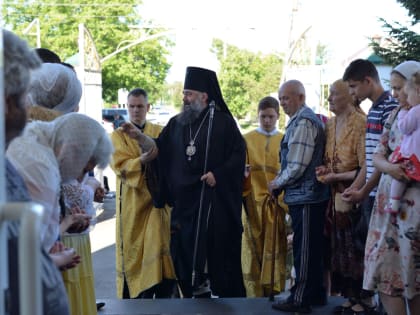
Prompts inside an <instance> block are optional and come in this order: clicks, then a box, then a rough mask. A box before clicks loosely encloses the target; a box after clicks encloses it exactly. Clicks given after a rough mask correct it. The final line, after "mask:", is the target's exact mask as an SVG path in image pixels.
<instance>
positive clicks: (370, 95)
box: [342, 59, 398, 311]
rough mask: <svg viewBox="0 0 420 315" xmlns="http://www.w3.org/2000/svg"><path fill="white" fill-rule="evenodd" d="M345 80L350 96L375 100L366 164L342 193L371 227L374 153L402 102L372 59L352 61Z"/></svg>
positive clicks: (376, 178) (375, 175)
mask: <svg viewBox="0 0 420 315" xmlns="http://www.w3.org/2000/svg"><path fill="white" fill-rule="evenodd" d="M343 80H344V81H346V82H347V83H348V86H349V90H350V94H351V95H352V96H353V97H354V98H356V99H358V100H359V101H364V100H365V99H368V100H370V101H372V106H371V107H370V109H369V112H368V115H367V125H366V145H365V146H366V164H365V166H364V167H363V168H362V170H361V171H360V172H359V174H358V176H357V177H356V179H355V180H354V182H353V183H352V185H351V186H350V187H349V188H348V189H346V190H345V191H344V193H343V194H342V196H343V199H344V200H346V201H352V202H354V203H361V208H362V215H363V216H364V219H365V221H364V222H366V223H367V225H368V224H369V220H370V214H371V212H372V207H373V203H374V201H375V195H376V185H377V183H378V181H379V177H380V173H379V172H374V170H375V168H374V166H373V161H372V159H373V153H374V151H375V148H376V145H377V144H378V142H379V139H380V137H381V134H382V129H383V126H384V124H385V122H386V120H387V119H388V116H389V114H390V112H391V111H392V110H393V109H394V108H396V107H397V106H398V102H397V100H396V99H394V98H393V97H392V96H391V93H390V92H389V91H385V90H384V88H383V87H382V84H381V81H380V79H379V74H378V71H377V70H376V68H375V65H374V64H373V63H372V62H370V61H368V60H364V59H357V60H354V61H353V62H351V63H350V64H349V66H348V67H347V68H346V70H345V72H344V75H343ZM367 228H368V227H367V226H366V230H365V231H363V232H364V233H363V235H362V236H363V237H362V243H363V244H364V242H365V241H366V236H367ZM369 295H371V294H367V297H366V298H365V299H363V297H362V302H364V303H365V304H368V305H370V304H373V302H372V301H371V299H370V297H369ZM371 302H372V303H371ZM359 306H360V305H355V306H353V310H354V311H359V310H360V309H358V307H359ZM360 307H361V306H360Z"/></svg>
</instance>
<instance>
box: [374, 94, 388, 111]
mask: <svg viewBox="0 0 420 315" xmlns="http://www.w3.org/2000/svg"><path fill="white" fill-rule="evenodd" d="M389 97H391V93H390V92H389V91H384V92H383V93H382V94H381V96H379V98H378V99H377V100H376V101H374V102H373V103H372V107H376V106H378V105H379V104H383V102H384V100H385V99H387V98H389Z"/></svg>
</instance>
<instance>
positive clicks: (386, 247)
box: [363, 109, 420, 299]
mask: <svg viewBox="0 0 420 315" xmlns="http://www.w3.org/2000/svg"><path fill="white" fill-rule="evenodd" d="M397 111H398V109H397V110H395V111H394V112H393V113H392V114H391V115H390V116H389V119H388V122H387V124H386V125H385V127H384V132H383V134H382V138H381V141H380V143H379V144H378V146H377V148H376V152H375V153H377V154H383V155H384V156H385V157H387V158H388V159H389V156H390V154H391V153H392V151H394V150H395V149H396V148H397V146H399V145H400V142H401V139H402V134H401V132H400V131H399V130H398V127H397V118H396V115H397ZM391 180H392V178H391V176H390V175H387V174H382V176H381V179H380V182H379V185H378V192H377V194H376V199H375V204H374V206H373V211H372V216H371V220H370V224H369V232H368V237H367V241H366V249H365V271H364V281H363V288H364V289H366V290H378V291H379V292H381V293H384V294H387V295H391V296H403V297H406V298H408V299H411V298H413V297H415V296H416V295H419V294H420V253H419V252H418V251H416V250H414V249H413V247H412V241H413V240H417V241H419V240H420V183H419V182H412V183H410V184H409V186H408V188H407V190H406V192H405V194H404V196H403V198H402V200H401V210H400V212H399V213H397V214H391V213H385V212H384V208H385V206H386V204H387V202H388V199H389V193H390V186H391Z"/></svg>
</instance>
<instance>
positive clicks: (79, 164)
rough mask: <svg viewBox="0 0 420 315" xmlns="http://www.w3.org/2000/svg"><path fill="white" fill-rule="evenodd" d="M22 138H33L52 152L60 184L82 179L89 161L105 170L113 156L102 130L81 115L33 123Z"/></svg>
mask: <svg viewBox="0 0 420 315" xmlns="http://www.w3.org/2000/svg"><path fill="white" fill-rule="evenodd" d="M25 134H26V135H27V136H35V138H36V139H37V141H38V142H39V143H41V144H44V145H46V146H48V147H50V148H51V149H52V150H53V151H54V154H55V156H56V158H57V162H58V165H59V169H60V175H61V182H62V183H65V182H67V181H69V180H72V179H77V178H78V177H80V176H81V175H83V169H84V168H85V167H86V165H87V163H88V162H89V160H91V159H94V160H95V162H96V163H97V165H98V167H99V168H102V169H103V168H105V167H106V166H107V164H108V163H109V159H110V156H111V154H112V152H113V147H112V143H111V140H110V138H109V136H108V134H107V133H106V131H105V129H104V128H103V127H102V126H101V124H99V123H98V122H97V121H96V120H94V119H92V118H90V117H88V116H86V115H83V114H78V113H70V114H67V115H63V116H60V117H58V118H56V119H55V120H53V121H51V122H41V121H34V122H32V123H31V124H29V125H28V127H27V128H26V129H25ZM29 150H30V149H29Z"/></svg>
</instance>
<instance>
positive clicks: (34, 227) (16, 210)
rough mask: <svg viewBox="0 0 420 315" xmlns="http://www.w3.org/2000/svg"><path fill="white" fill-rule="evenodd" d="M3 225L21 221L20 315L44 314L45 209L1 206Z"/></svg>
mask: <svg viewBox="0 0 420 315" xmlns="http://www.w3.org/2000/svg"><path fill="white" fill-rule="evenodd" d="M0 207H1V208H0V221H3V220H19V221H20V229H19V242H18V244H19V245H18V246H19V249H18V253H19V304H20V314H21V315H41V314H42V310H43V309H42V307H43V306H42V295H41V292H42V286H41V240H40V227H41V221H42V215H43V211H44V210H43V207H42V206H41V205H40V204H37V203H34V202H10V203H6V204H3V205H1V206H0Z"/></svg>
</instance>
